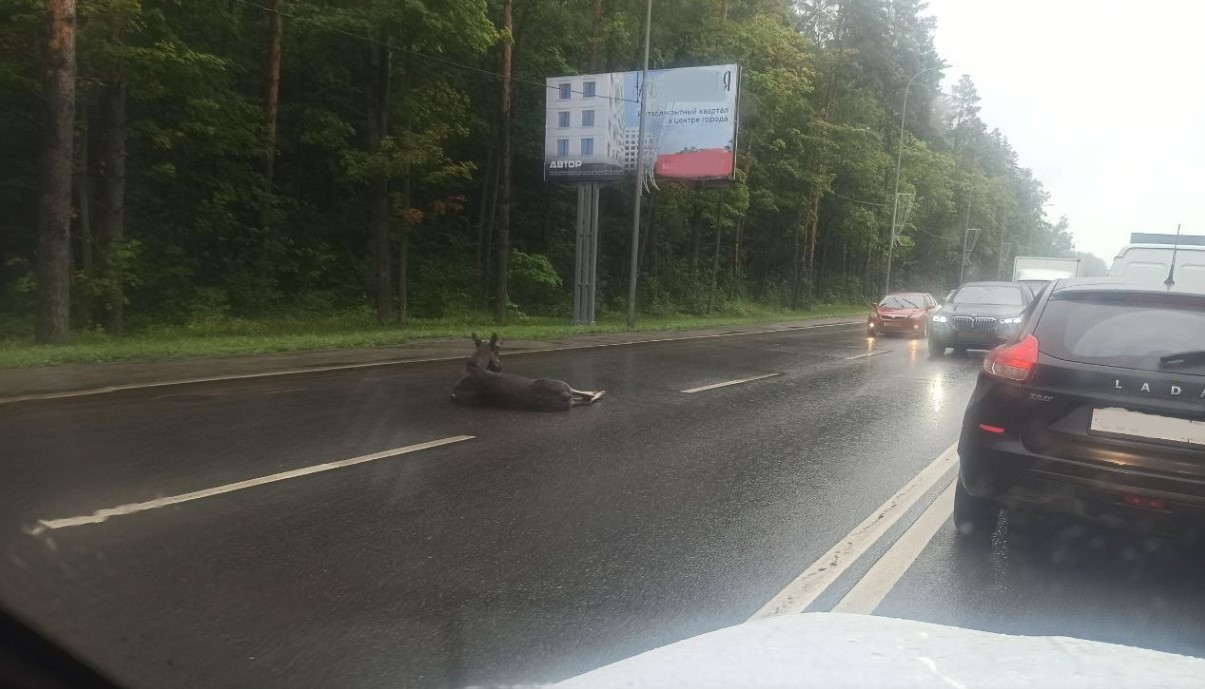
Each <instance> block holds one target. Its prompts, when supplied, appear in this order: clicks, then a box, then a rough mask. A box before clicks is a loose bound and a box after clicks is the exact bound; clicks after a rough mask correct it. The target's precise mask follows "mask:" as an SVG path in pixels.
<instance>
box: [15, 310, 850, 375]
mask: <svg viewBox="0 0 1205 689" xmlns="http://www.w3.org/2000/svg"><path fill="white" fill-rule="evenodd" d="M865 311H866V309H865V307H859V306H854V305H850V304H825V305H818V306H814V307H813V308H812V309H811V310H809V311H790V310H785V309H772V308H756V309H750V310H748V311H747V312H745V313H743V314H740V315H716V316H687V315H676V316H659V317H655V316H642V317H640V318H639V319H638V321H637V325H636V330H692V329H701V328H713V327H717V326H725V325H740V324H751V323H774V322H782V321H797V320H806V319H813V318H833V317H842V316H854V315H861V314H863V313H865ZM625 330H627V327H626V325H625V323H624V321H623V318H622V317H621V316H618V315H609V316H606V317H604V318H602V319H600V320H599V321H598V322H597V323H596V324H594V325H582V326H574V325H570V324H568V323H566V322H565V320H564V319H561V318H546V317H525V318H520V319H516V320H515V322H513V323H510V324H508V325H504V326H496V325H493V324H492V323H491V322H490V320H489V319H488V318H487V317H485V316H484V315H482V316H480V317H476V318H450V319H435V320H415V321H413V322H411V323H409V324H407V325H405V326H400V325H398V326H378V325H375V324H374V323H373V322H372V318H371V316H370V315H369V314H365V313H354V314H343V315H339V316H331V317H322V318H308V319H296V318H270V319H257V320H245V319H222V320H220V321H209V322H201V323H193V324H189V325H180V326H157V327H152V328H147V329H145V330H143V331H141V332H138V333H135V334H133V335H130V336H128V337H123V338H115V337H109V336H106V335H105V334H103V333H78V334H76V335H75V336H74V338H73V340H72V342H70V343H69V344H65V345H37V344H33V342H32V341H29V340H4V341H0V368H28V367H33V366H57V365H61V364H78V363H99V362H113V361H155V360H162V359H188V358H195V357H206V356H226V355H236V354H268V353H273V352H295V351H306V350H311V351H312V350H321V349H353V348H368V347H391V346H396V345H400V344H405V343H406V342H410V341H413V340H421V339H429V338H441V337H465V336H467V335H468V334H469V333H471V332H477V333H480V334H482V335H487V334H489V333H492V332H497V333H498V334H499V335H500V336H501V337H502V338H503V339H514V340H541V339H553V338H556V337H562V336H566V335H578V334H586V333H609V332H622V331H625Z"/></svg>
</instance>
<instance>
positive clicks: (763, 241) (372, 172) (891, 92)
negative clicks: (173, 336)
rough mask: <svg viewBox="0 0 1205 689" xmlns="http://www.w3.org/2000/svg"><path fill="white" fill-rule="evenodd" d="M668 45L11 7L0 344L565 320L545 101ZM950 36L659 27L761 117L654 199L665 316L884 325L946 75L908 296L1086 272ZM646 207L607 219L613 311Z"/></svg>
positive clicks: (903, 273) (660, 21)
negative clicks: (706, 174) (841, 315)
mask: <svg viewBox="0 0 1205 689" xmlns="http://www.w3.org/2000/svg"><path fill="white" fill-rule="evenodd" d="M643 20H644V0H82V1H80V2H79V3H78V6H77V5H76V2H75V0H0V160H2V161H4V164H3V165H0V323H3V325H2V326H0V336H2V337H31V336H32V335H33V333H34V330H35V321H38V324H37V328H38V332H39V335H40V336H41V339H43V340H45V341H60V340H62V339H64V337H65V334H64V333H63V331H62V329H61V328H59V329H57V330H56V328H55V326H54V323H53V321H54V320H55V319H56V318H57V319H60V320H62V322H63V323H66V322H67V320H66V318H65V317H66V311H67V307H69V313H70V315H69V323H70V328H71V329H72V330H75V331H80V330H84V329H103V330H104V331H106V332H108V333H115V334H120V333H122V332H130V331H136V330H138V329H139V328H143V327H146V326H148V325H151V324H156V323H189V322H193V321H197V320H202V319H214V318H254V317H257V316H260V315H267V314H279V313H290V314H297V315H299V316H302V317H303V316H304V315H305V314H324V313H331V312H339V311H345V310H355V309H359V310H370V311H372V312H374V313H375V315H376V317H377V318H378V319H379V320H380V321H382V322H405V321H406V319H414V318H432V317H449V316H463V315H465V314H473V313H480V314H485V313H491V314H493V315H494V317H495V318H497V319H499V320H504V319H506V318H508V317H509V318H510V319H512V320H513V319H516V318H519V317H521V316H522V315H523V314H544V315H564V316H565V317H566V318H568V315H569V311H570V305H571V292H570V288H569V285H570V283H571V282H572V279H573V256H574V208H575V202H576V197H575V191H574V189H573V188H571V187H566V186H557V185H550V184H548V183H546V182H545V180H544V175H543V169H542V156H543V140H544V100H545V85H544V84H545V81H544V80H545V78H546V77H549V76H554V75H560V74H573V73H589V72H602V71H621V70H628V69H635V68H638V66H639V61H640V56H641V49H642V32H643ZM934 30H935V22H934V20H933V19H932V18H930V17H928V16H927V14H926V9H925V3H924V2H922V1H921V0H807V1H804V0H655V2H654V7H653V26H652V43H651V44H652V53H651V64H652V67H654V68H664V67H680V66H691V65H701V64H718V63H727V62H736V63H739V64H740V65H741V68H742V94H741V103H740V126H739V133H738V152H737V153H738V158H737V168H738V170H737V179H736V182H735V184H733V185H730V186H728V187H726V188H717V187H709V188H699V187H692V186H689V185H679V184H670V183H661V184H660V185H659V186H660V188H659V189H658V190H655V191H653V192H652V193H651V196H650V197H647V198H646V201H645V203H644V211H645V212H644V219H643V232H642V240H641V244H640V246H639V254H640V257H641V261H640V274H639V297H638V305H639V309H640V311H641V312H642V313H645V314H651V313H658V314H664V313H704V312H707V311H708V310H709V309H710V310H716V311H720V312H739V311H740V310H741V309H743V308H747V306H748V305H750V304H772V305H778V306H784V307H791V308H806V307H807V306H808V305H809V304H815V303H832V302H841V301H844V302H857V301H862V300H864V299H865V298H867V297H874V296H877V295H878V294H879V293H880V292H881V290H882V289H883V284H884V278H885V270H886V265H887V251H886V250H887V246H888V235H889V227H890V224H891V213H892V199H893V192H894V182H895V163H896V155H897V147H898V141H899V140H900V139H899V137H900V117H901V107H902V104H903V102H904V91H905V86H906V85H907V84H908V82H909V80H910V79H912V78H913V76H914V75H917V74H918V73H921V72H922V71H923V70H926V69H930V68H932V69H931V71H927V72H924V73H922V74H919V76H917V77H916V78H915V80H913V81H912V84H911V87H910V89H909V90H908V94H907V96H908V100H907V109H906V113H905V118H904V127H903V148H902V178H901V182H900V192H901V193H903V194H905V196H904V197H903V198H904V201H905V202H904V204H903V205H902V207H901V212H902V213H903V212H904V211H906V222H905V223H904V229H903V231H902V236H901V238H900V243H899V245H898V246H897V248H896V250H895V253H894V259H893V266H892V276H893V277H892V286H893V287H896V288H915V289H926V290H931V291H933V292H935V293H944V291H945V290H947V289H949V288H950V287H952V286H954V284H955V283H956V282H957V280H958V277H959V274H960V268H961V265H960V264H961V258H962V251H963V240H964V230H965V229H966V228H967V227H975V228H981V230H982V232H981V234H980V236H979V237H978V240H977V243H976V245H975V248H974V251H973V252H972V255H971V263H970V265H969V266H968V267H967V268H966V275H967V277H968V278H975V277H977V278H995V277H996V275H997V272H998V271H999V270H1000V269H1001V266H1003V270H1004V273H1005V274H1006V275H1007V273H1008V271H1009V266H1011V257H1012V256H1014V255H1016V254H1040V255H1067V254H1070V253H1071V252H1072V251H1073V247H1072V245H1071V238H1070V234H1069V232H1068V227H1067V222H1066V220H1059V221H1057V222H1052V221H1051V219H1049V218H1047V217H1046V216H1045V215H1044V213H1043V204H1044V203H1045V202H1046V200H1047V193H1046V192H1045V191H1044V190H1043V188H1042V185H1041V183H1040V182H1039V181H1038V180H1037V179H1035V178H1034V176H1033V175H1032V174H1031V172H1030V170H1028V169H1026V168H1024V167H1022V165H1021V164H1020V162H1019V160H1018V156H1017V153H1016V152H1015V151H1014V150H1013V149H1012V147H1011V146H1010V145H1009V142H1008V139H1007V137H1006V136H1005V134H1004V133H1003V132H1001V131H999V130H998V129H994V128H992V127H991V126H990V125H989V124H988V123H985V122H984V121H983V120H981V119H980V116H979V104H978V103H979V98H978V96H977V94H976V89H975V85H974V83H973V81H972V80H971V78H970V77H969V76H962V77H961V78H960V79H957V80H956V84H955V86H954V87H953V89H952V91H951V92H949V93H943V92H942V91H941V90H940V86H939V84H940V83H941V81H942V79H943V77H944V76H945V74H944V72H943V69H942V66H943V63H942V59H941V56H940V55H938V54H937V53H936V51H935V49H934V43H933V34H934ZM65 32H69V33H71V34H72V36H70V38H71V41H66V40H64V37H65V36H66V35H67V33H65ZM69 42H73V43H74V46H73V48H72V49H71V51H70V52H71V53H72V54H71V55H66V54H65V52H66V51H67V50H68V48H70V46H68V45H67V43H69ZM65 118H66V119H65ZM64 132H65V133H66V136H63V133H64ZM56 148H57V151H58V158H57V160H59V162H61V163H64V165H62V166H60V168H59V169H57V170H56V169H55V163H54V161H55V160H56V158H55V155H56V153H55V151H56ZM68 162H69V166H68V165H66V163H68ZM56 180H57V183H56ZM56 190H57V191H56ZM632 194H633V191H632V189H631V185H630V184H620V185H615V186H608V187H606V188H604V190H603V195H602V209H603V212H602V216H603V217H602V219H601V233H600V241H601V244H600V266H599V274H600V276H601V279H600V283H599V290H600V292H599V299H600V307H601V308H602V309H603V310H605V311H611V312H615V311H622V310H623V309H624V308H625V305H626V289H625V286H626V281H627V278H628V274H627V270H628V267H627V261H626V258H627V256H628V252H629V251H630V246H629V242H630V237H631V235H630V225H631V212H632V202H633V198H632ZM68 230H69V235H68V234H67V232H68ZM56 233H57V234H56ZM68 236H69V240H68V239H67V237H68ZM713 268H714V272H715V283H714V284H715V288H714V290H715V291H714V293H713V292H712V289H713V288H712V284H713V281H712V277H713V275H712V273H713ZM56 271H58V272H56ZM40 310H41V317H40V318H38V317H37V316H38V314H39V311H40Z"/></svg>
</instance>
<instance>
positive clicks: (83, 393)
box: [0, 321, 861, 404]
mask: <svg viewBox="0 0 1205 689" xmlns="http://www.w3.org/2000/svg"><path fill="white" fill-rule="evenodd" d="M860 324H861V321H841V322H840V323H821V324H820V325H804V326H795V327H790V328H780V329H777V330H754V331H751V332H740V333H717V334H714V335H683V336H682V337H661V338H656V339H651V340H633V341H631V342H603V343H599V344H589V345H578V346H568V347H549V348H548V349H525V350H522V351H515V352H507V353H506V356H508V357H513V356H519V355H522V354H544V353H547V352H567V351H573V350H578V349H599V348H602V347H626V346H628V345H638V344H654V343H658V342H679V341H681V340H702V339H714V338H718V337H741V336H747V335H773V334H775V333H793V332H799V331H800V330H815V329H818V328H838V327H845V326H851V325H860ZM720 327H722V326H720ZM466 358H467V357H465V356H438V357H430V358H427V359H386V360H384V361H365V362H362V363H358V364H333V365H331V366H315V367H313V368H290V369H284V370H282V371H262V372H259V373H235V374H231V375H227V376H210V377H206V378H183V379H180V380H164V381H158V382H151V383H128V384H125V385H106V386H105V387H102V388H89V389H86V390H67V391H64V392H40V393H33V394H29V395H15V396H12V397H0V404H16V403H17V402H34V401H39V400H57V399H67V398H71V397H88V396H91V395H107V394H110V393H114V392H122V391H125V390H140V389H142V388H162V387H170V386H175V385H196V384H197V383H218V382H225V381H230V380H255V379H258V378H276V377H278V376H296V375H301V374H303V373H325V372H328V371H347V370H352V369H357V368H377V367H380V366H402V365H404V364H427V363H432V362H439V361H464V360H465V359H466Z"/></svg>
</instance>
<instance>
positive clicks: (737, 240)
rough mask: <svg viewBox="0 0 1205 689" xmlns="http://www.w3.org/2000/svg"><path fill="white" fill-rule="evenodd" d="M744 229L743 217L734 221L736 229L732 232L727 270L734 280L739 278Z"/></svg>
mask: <svg viewBox="0 0 1205 689" xmlns="http://www.w3.org/2000/svg"><path fill="white" fill-rule="evenodd" d="M744 227H745V216H744V215H743V214H742V215H741V217H739V218H737V219H736V229H735V230H733V233H732V234H733V235H734V236H733V239H732V266H731V267H730V269H729V274H730V275H732V278H733V279H734V280H735V279H737V278H738V277H739V276H740V267H741V230H743V229H744Z"/></svg>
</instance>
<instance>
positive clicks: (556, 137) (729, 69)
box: [544, 65, 740, 182]
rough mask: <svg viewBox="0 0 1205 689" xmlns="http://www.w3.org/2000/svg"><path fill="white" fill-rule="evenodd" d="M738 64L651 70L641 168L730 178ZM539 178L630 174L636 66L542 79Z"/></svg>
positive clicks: (670, 175)
mask: <svg viewBox="0 0 1205 689" xmlns="http://www.w3.org/2000/svg"><path fill="white" fill-rule="evenodd" d="M739 79H740V70H739V68H738V67H737V65H711V66H707V67H684V68H681V69H658V70H649V73H648V96H647V99H646V103H645V127H644V151H645V158H644V160H645V166H646V170H645V174H648V173H649V172H650V170H649V169H648V167H649V166H651V167H652V170H651V172H652V174H654V175H656V176H657V177H659V178H665V179H683V180H696V179H697V180H715V179H731V178H732V175H733V171H734V169H735V167H736V166H735V153H736V124H737V118H736V103H737V93H738V87H739V83H738V82H739ZM547 85H548V89H547V91H548V99H547V103H546V108H545V121H544V176H545V178H547V179H550V180H553V181H558V182H607V181H612V180H616V179H621V178H624V177H630V176H632V175H634V174H636V151H637V147H638V144H639V141H638V139H639V129H640V90H641V88H642V87H643V86H644V84H641V83H640V72H611V73H607V74H586V75H578V76H565V77H553V78H550V79H548V80H547Z"/></svg>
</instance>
